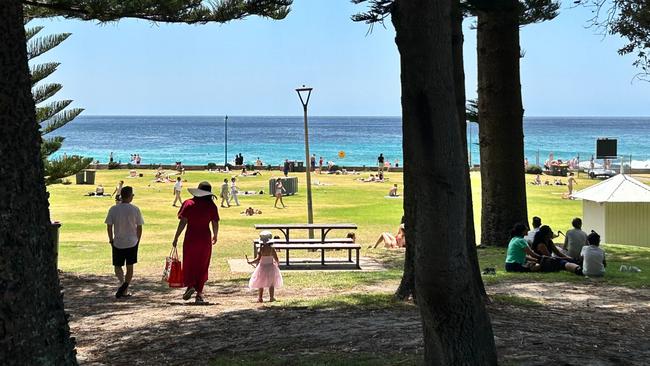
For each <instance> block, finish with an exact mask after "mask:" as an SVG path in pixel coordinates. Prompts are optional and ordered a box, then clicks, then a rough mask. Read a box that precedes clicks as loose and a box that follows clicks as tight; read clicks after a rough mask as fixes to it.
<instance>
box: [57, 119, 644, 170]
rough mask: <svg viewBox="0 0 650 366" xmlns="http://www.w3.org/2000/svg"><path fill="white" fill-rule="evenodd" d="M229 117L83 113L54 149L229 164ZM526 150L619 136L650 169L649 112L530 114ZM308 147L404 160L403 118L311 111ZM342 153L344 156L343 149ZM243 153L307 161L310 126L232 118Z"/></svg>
mask: <svg viewBox="0 0 650 366" xmlns="http://www.w3.org/2000/svg"><path fill="white" fill-rule="evenodd" d="M224 132H225V131H224V117H223V116H214V117H210V116H198V117H196V116H83V115H82V116H80V117H77V119H75V120H74V121H72V122H70V123H69V124H67V125H66V126H64V127H62V128H60V129H59V130H57V131H55V133H54V134H53V135H58V136H64V137H65V142H64V143H63V147H62V148H61V150H60V151H59V152H58V153H57V154H56V155H55V157H56V156H59V155H62V154H63V153H65V154H68V155H73V154H76V155H83V156H88V157H93V158H94V159H96V160H99V161H100V162H101V163H106V162H107V161H108V158H109V154H110V153H111V152H113V156H114V159H115V161H121V162H123V163H127V162H128V161H129V159H130V155H131V154H140V156H141V157H142V164H144V165H148V164H160V163H162V164H173V163H174V162H176V161H182V162H183V164H186V165H205V164H207V163H210V162H213V163H216V164H223V163H224V153H225V151H224V147H225V144H224ZM467 132H468V140H469V141H470V142H471V144H470V147H471V156H472V163H473V164H478V163H479V151H478V145H477V144H476V143H477V142H478V126H477V125H476V124H473V123H472V124H471V126H470V127H469V128H468V131H467ZM524 134H525V137H524V142H525V156H526V157H527V158H528V160H529V162H530V163H531V164H534V163H536V161H537V159H538V157H539V163H540V164H543V163H544V161H545V160H546V159H547V158H548V155H549V153H551V152H553V154H554V156H555V158H556V159H558V158H560V159H563V160H569V159H572V158H573V157H576V156H579V158H580V160H581V161H587V160H589V158H590V157H591V155H592V154H594V153H595V149H596V147H595V146H596V139H597V138H599V137H608V138H616V139H618V154H619V155H621V156H624V157H625V161H626V162H628V161H629V159H630V157H631V158H632V161H633V164H632V166H633V167H635V168H650V145H649V142H648V141H650V118H646V117H639V118H634V117H629V118H628V117H626V118H621V117H527V118H525V119H524ZM309 139H310V140H309V144H310V152H311V153H313V154H316V158H317V160H318V158H319V157H321V156H322V157H323V159H324V160H325V161H326V162H327V161H333V162H334V163H335V164H337V165H341V166H364V165H365V166H374V165H375V164H376V161H377V156H378V155H379V154H380V153H383V154H384V156H385V157H386V161H389V162H391V164H394V163H395V162H397V163H399V165H400V166H401V165H402V160H403V159H402V134H401V119H400V118H399V117H310V118H309ZM340 152H343V153H344V157H343V158H340V157H339V153H340ZM239 153H241V154H242V155H243V156H244V160H245V162H246V163H253V162H254V161H255V160H256V159H257V158H258V157H259V158H260V159H261V160H262V161H263V162H264V164H265V165H268V164H271V165H279V164H281V163H282V162H283V161H284V159H289V160H298V161H304V159H305V145H304V126H303V118H302V116H298V117H246V116H229V117H228V161H229V162H232V161H233V160H234V156H235V154H239Z"/></svg>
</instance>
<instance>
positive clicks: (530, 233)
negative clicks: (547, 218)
mask: <svg viewBox="0 0 650 366" xmlns="http://www.w3.org/2000/svg"><path fill="white" fill-rule="evenodd" d="M541 226H542V219H541V218H539V217H537V216H533V229H532V230H530V231H528V234H527V235H526V236H525V237H524V239H526V241H527V242H528V244H533V239H535V234H537V232H538V231H539V228H540V227H541Z"/></svg>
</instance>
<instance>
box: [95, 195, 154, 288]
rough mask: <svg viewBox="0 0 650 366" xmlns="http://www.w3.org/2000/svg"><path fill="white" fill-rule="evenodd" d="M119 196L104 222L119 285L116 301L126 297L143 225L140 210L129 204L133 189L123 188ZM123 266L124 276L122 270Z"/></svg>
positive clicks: (131, 199) (136, 258)
mask: <svg viewBox="0 0 650 366" xmlns="http://www.w3.org/2000/svg"><path fill="white" fill-rule="evenodd" d="M120 195H121V198H122V202H121V203H118V204H117V205H115V206H112V207H111V208H110V209H109V210H108V215H107V216H106V220H105V221H104V223H105V224H106V231H107V232H108V242H109V243H110V244H111V248H112V251H113V266H114V267H115V276H116V277H117V279H118V280H119V281H120V284H121V285H120V287H119V288H118V290H117V292H116V293H115V297H116V298H118V299H119V298H121V297H124V296H126V295H127V289H128V288H129V283H131V279H132V278H133V265H134V264H136V263H137V262H138V245H139V244H140V238H141V237H142V225H143V224H144V219H143V218H142V213H140V209H139V208H138V207H137V206H135V205H132V204H131V201H133V196H134V195H133V188H131V187H129V186H126V187H123V188H122V191H121V193H120ZM125 264H126V276H125V275H124V271H123V270H122V267H123V266H124V265H125Z"/></svg>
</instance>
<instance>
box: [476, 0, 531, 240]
mask: <svg viewBox="0 0 650 366" xmlns="http://www.w3.org/2000/svg"><path fill="white" fill-rule="evenodd" d="M500 4H501V5H500V6H494V7H493V8H491V9H483V10H479V11H478V28H477V37H478V41H477V47H478V105H479V107H478V113H479V121H480V124H479V142H480V152H481V192H482V198H481V200H482V206H481V243H482V244H484V245H497V246H506V245H507V244H508V241H509V239H510V229H511V228H512V226H513V225H514V224H515V223H517V222H522V223H526V222H527V221H528V213H527V207H526V184H525V177H524V174H525V172H524V131H523V114H524V111H523V107H522V101H521V82H520V78H519V58H520V54H519V53H520V50H519V10H518V7H517V6H518V1H517V0H509V1H501V2H500Z"/></svg>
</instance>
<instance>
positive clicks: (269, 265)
mask: <svg viewBox="0 0 650 366" xmlns="http://www.w3.org/2000/svg"><path fill="white" fill-rule="evenodd" d="M272 237H273V234H272V233H271V232H269V231H262V232H261V233H260V242H261V246H260V250H259V252H258V254H257V258H255V259H254V260H252V261H249V262H248V264H251V265H253V264H254V265H257V267H256V268H255V271H254V272H253V275H252V276H251V279H250V281H249V282H248V287H249V288H250V289H251V290H252V289H258V294H259V296H258V298H257V302H263V300H262V296H263V295H264V288H265V287H268V288H269V297H270V299H269V300H270V301H275V296H274V294H275V288H276V287H282V274H281V273H280V267H279V266H278V263H279V262H278V255H277V254H276V253H275V250H274V249H273V247H272V246H271V238H272Z"/></svg>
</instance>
